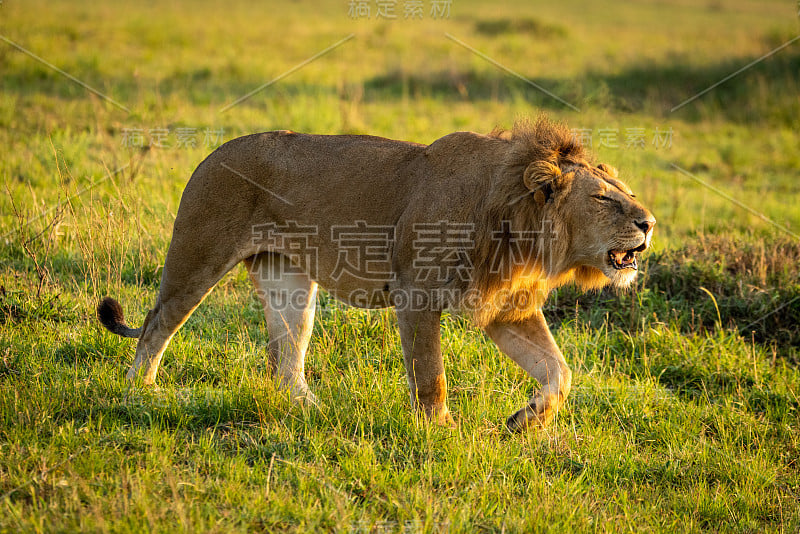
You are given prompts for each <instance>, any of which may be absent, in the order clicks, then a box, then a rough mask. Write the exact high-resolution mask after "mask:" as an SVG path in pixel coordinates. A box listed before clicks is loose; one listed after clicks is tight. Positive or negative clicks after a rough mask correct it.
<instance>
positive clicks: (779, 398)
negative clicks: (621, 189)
mask: <svg viewBox="0 0 800 534" xmlns="http://www.w3.org/2000/svg"><path fill="white" fill-rule="evenodd" d="M430 7H431V2H428V1H426V2H424V16H423V19H422V20H403V17H402V14H403V9H404V8H403V2H398V3H397V7H396V10H397V13H398V15H399V19H398V20H394V21H389V20H383V19H376V18H375V16H374V15H375V12H376V10H377V7H376V5H375V4H374V3H372V7H371V9H372V15H373V17H372V18H371V19H365V18H356V19H353V18H351V17H349V16H348V2H346V1H344V0H342V1H340V2H330V3H324V4H323V3H317V2H314V3H312V2H310V1H306V0H303V1H298V2H282V3H268V2H257V3H256V2H205V1H195V2H185V1H181V2H170V3H164V5H162V4H161V3H130V4H126V5H117V4H116V3H102V2H101V3H97V2H82V1H81V2H42V1H39V0H32V1H25V2H20V1H15V0H11V1H4V2H3V3H2V4H0V35H2V36H3V37H4V38H5V39H7V40H10V41H13V42H14V43H17V44H18V45H20V46H22V47H24V48H26V49H27V50H29V51H30V52H32V53H34V54H36V55H37V56H40V57H41V58H42V59H44V60H46V61H47V62H49V63H51V64H53V65H54V66H57V67H58V68H60V69H62V70H64V71H65V72H67V73H69V74H70V75H72V76H74V77H76V78H78V79H79V80H81V81H82V82H83V83H85V84H87V85H89V86H90V87H92V88H94V89H95V90H97V91H99V92H101V93H102V94H103V95H106V96H107V97H108V98H110V99H113V100H114V101H115V102H117V103H118V104H119V105H120V106H122V107H124V108H126V109H121V108H120V107H118V106H116V105H114V104H113V103H110V102H109V101H107V100H105V99H104V98H101V97H99V96H97V95H95V94H94V93H92V92H90V91H88V90H87V89H85V88H84V87H82V86H80V85H78V84H76V83H74V82H73V81H71V80H69V79H68V78H66V77H65V76H63V75H61V74H59V73H58V72H55V71H54V70H52V69H51V68H50V67H48V66H47V65H45V64H43V63H42V62H40V61H38V60H36V59H34V58H33V57H31V56H30V55H26V54H24V53H22V52H20V51H19V50H17V49H16V48H14V46H12V45H11V44H9V43H8V42H6V41H3V42H0V72H1V73H2V77H0V87H2V92H0V176H2V181H3V192H2V195H0V236H2V237H1V238H0V239H2V252H0V510H1V511H0V530H2V531H18V530H19V531H77V530H82V531H115V532H120V531H141V530H143V529H148V530H153V531H167V530H170V531H174V530H175V529H180V530H183V531H191V532H195V531H223V532H229V531H250V530H266V531H308V530H328V531H354V532H356V531H360V532H377V531H381V532H384V531H385V532H391V531H402V530H404V529H405V530H407V531H415V532H423V531H424V532H428V531H443V530H447V529H449V530H450V531H454V532H457V531H459V532H460V531H465V532H473V531H503V530H505V531H507V532H513V531H631V530H633V531H681V532H696V531H701V530H711V531H725V532H728V531H734V532H760V531H775V532H797V531H798V529H799V528H800V508H799V507H798V498H799V497H800V466H799V465H798V431H799V430H800V428H799V427H800V424H798V415H799V413H800V401H799V400H798V390H800V371H798V365H800V355H799V354H798V346H800V326H798V324H799V323H800V282H798V274H799V272H800V271H799V270H798V260H800V245H798V237H797V234H798V233H800V206H798V202H797V200H798V193H800V184H799V183H798V177H799V176H800V151H798V146H800V133H799V132H800V100H798V94H800V92H799V91H798V90H799V89H800V82H799V80H800V78H799V75H798V72H799V71H800V42H795V43H793V44H791V45H789V46H787V47H786V48H784V49H782V50H780V51H779V52H777V53H775V54H774V55H772V56H770V57H769V58H767V59H765V60H764V61H762V62H760V63H758V64H756V65H754V66H753V67H751V68H749V69H748V70H746V71H744V72H742V73H741V74H739V75H737V76H735V77H733V78H732V79H730V80H728V81H726V82H725V83H723V84H721V85H720V86H718V87H716V88H714V89H713V90H712V91H710V92H708V93H707V94H704V95H702V96H701V97H699V98H697V99H696V100H693V101H692V102H690V103H688V104H686V105H685V106H683V107H681V108H679V109H677V110H675V111H670V110H671V109H672V108H674V107H675V106H678V105H679V104H681V103H682V102H684V101H685V100H686V99H688V98H690V97H692V96H693V95H695V94H697V93H698V92H699V91H701V90H703V89H705V88H707V87H709V86H711V85H712V84H714V83H716V82H717V81H719V80H721V79H723V78H724V77H726V76H727V75H729V74H731V73H734V72H736V71H737V70H738V69H740V68H741V67H743V66H745V65H747V64H748V63H750V62H752V61H754V60H756V59H758V58H759V57H761V56H762V55H764V54H766V53H767V52H769V51H771V50H773V49H775V48H776V47H778V46H780V45H781V44H783V43H785V42H787V41H789V40H790V39H792V38H793V37H794V36H796V35H798V34H800V24H798V18H797V5H796V4H794V3H792V2H777V1H772V2H770V1H745V0H735V1H730V2H714V1H710V2H705V3H704V2H694V1H683V0H674V1H668V2H637V3H634V4H632V3H627V4H619V3H609V2H600V3H598V2H593V3H583V2H578V1H572V0H565V1H562V2H556V3H550V4H546V5H537V6H533V5H530V4H529V3H527V2H522V1H519V2H501V3H495V4H489V3H487V4H486V5H483V4H479V3H476V2H467V1H462V0H454V1H453V3H452V5H451V7H450V16H449V18H446V19H443V20H436V19H434V18H433V17H432V16H431V15H430ZM351 34H353V37H352V38H350V39H349V40H348V41H346V42H344V43H343V44H341V46H339V47H338V48H336V49H335V50H333V51H331V52H330V53H328V54H326V55H324V56H322V57H320V58H319V59H317V60H316V61H314V62H311V63H309V64H307V65H305V66H304V67H302V68H300V69H298V70H296V71H293V72H291V73H290V74H289V75H288V76H286V77H284V78H282V79H280V80H279V81H277V82H276V83H274V84H273V85H270V86H269V87H267V88H265V89H263V90H262V91H260V92H258V93H256V94H255V95H253V96H252V97H251V98H249V99H247V100H246V101H244V102H242V103H241V104H239V105H236V106H234V107H231V108H229V109H227V110H225V111H224V112H223V111H221V109H222V108H224V107H225V106H227V105H228V104H230V103H232V102H234V101H236V100H237V99H238V98H240V97H241V96H242V95H245V94H247V93H248V92H250V91H252V90H254V89H256V88H258V87H259V86H261V85H262V84H264V83H266V82H268V81H270V80H272V79H274V78H275V77H277V76H279V75H280V74H282V73H285V72H287V71H289V70H290V69H292V68H293V67H295V66H297V65H298V64H300V63H302V62H303V61H305V60H306V59H307V58H309V57H311V56H313V55H314V54H316V53H317V52H319V51H321V50H323V49H325V48H326V47H328V46H329V45H331V44H333V43H336V42H338V41H340V40H342V39H344V38H346V37H348V36H350V35H351ZM446 34H450V35H451V36H452V37H454V38H456V39H458V40H460V41H462V42H463V43H466V44H467V45H469V46H471V47H474V48H475V49H477V50H479V51H480V52H482V53H484V54H486V55H488V56H489V57H491V58H492V59H493V60H495V61H497V62H499V63H501V64H502V65H504V66H506V67H507V68H509V69H511V70H513V71H515V72H517V73H519V74H521V75H522V76H524V77H526V78H529V79H531V80H533V81H534V82H536V83H537V84H540V85H541V86H543V87H544V88H545V89H547V90H548V91H550V92H552V93H553V94H555V95H557V96H558V97H559V98H561V99H563V100H564V101H566V102H568V103H570V104H571V105H572V106H574V107H575V108H578V109H579V111H575V110H573V109H571V108H570V107H567V106H565V105H564V104H562V103H560V102H559V101H558V100H556V99H554V98H551V97H549V96H547V95H546V94H543V93H542V92H540V91H539V90H537V89H536V88H534V87H532V86H531V85H529V84H528V83H526V82H524V81H522V80H519V79H517V78H515V77H514V76H512V75H509V74H508V73H506V72H504V71H502V70H500V69H498V68H497V67H496V66H495V65H492V64H491V63H489V62H488V61H486V60H485V59H483V58H481V57H479V56H477V55H475V54H473V53H472V52H471V51H469V50H468V49H467V48H465V47H464V46H462V45H460V44H458V43H457V42H456V41H454V40H453V39H451V38H448V37H447V35H446ZM541 111H545V112H547V113H548V114H549V115H550V116H551V117H553V118H556V119H559V120H563V121H565V122H567V123H568V125H569V126H570V127H573V128H579V129H582V130H583V131H584V132H588V136H589V137H591V139H592V144H593V149H594V150H595V152H596V153H597V154H598V159H599V160H602V161H606V162H608V163H611V164H613V165H616V166H617V167H619V168H620V171H621V175H622V177H624V178H625V180H626V181H627V182H628V183H629V184H630V185H631V186H632V187H633V189H634V190H635V191H636V192H637V193H638V194H639V197H640V198H641V199H642V200H643V202H644V203H645V204H646V205H648V206H649V207H650V208H651V209H652V211H653V212H654V213H655V215H656V217H657V218H658V220H659V223H658V226H657V229H656V239H655V242H654V252H653V253H651V254H650V256H649V261H648V262H647V263H646V264H645V265H644V267H643V269H642V270H643V275H642V277H641V280H640V282H639V284H638V286H637V288H636V290H635V291H631V292H630V293H627V294H623V295H617V294H615V293H613V292H603V293H600V294H597V295H588V296H584V297H579V296H578V295H577V294H576V292H575V291H574V290H570V289H567V290H565V291H562V292H561V293H560V294H558V295H555V296H554V298H553V300H552V302H551V303H550V304H549V306H548V315H549V317H550V318H551V322H552V326H553V328H554V331H555V332H556V337H557V339H558V341H559V343H560V344H561V347H562V350H563V351H564V353H565V354H566V356H567V359H568V361H569V362H570V364H571V365H572V368H573V369H574V370H575V379H574V384H573V393H572V395H571V396H570V400H569V402H568V403H567V405H566V407H565V408H564V409H563V410H562V411H561V413H560V414H559V417H558V419H557V420H556V422H555V424H554V425H553V426H552V427H550V428H548V429H547V430H546V431H541V432H530V433H528V434H526V435H521V436H511V435H509V434H507V432H506V431H505V430H504V427H503V421H504V419H505V417H506V416H507V415H508V414H510V413H511V412H513V411H514V410H515V409H517V408H518V407H519V406H521V405H522V403H523V402H524V400H525V399H527V398H528V396H529V395H530V394H531V392H532V391H533V389H534V386H535V384H533V383H531V381H530V380H529V379H526V377H525V376H524V375H523V373H522V372H521V371H520V370H519V369H518V368H516V367H515V366H514V365H513V363H511V362H510V361H509V360H507V359H506V358H505V357H503V356H502V355H500V354H499V353H498V351H497V349H496V348H495V347H494V346H493V344H492V343H491V342H489V341H488V340H487V339H486V338H485V337H484V336H483V335H482V334H481V333H480V332H479V331H476V330H475V329H474V328H472V327H470V325H469V324H468V323H467V322H465V321H463V320H462V319H459V318H458V317H452V316H446V317H445V318H444V320H443V332H444V343H443V345H444V347H445V350H446V355H445V359H446V365H447V369H448V380H449V383H450V385H451V391H450V406H451V409H452V410H453V412H454V414H455V416H456V419H457V422H458V426H457V428H456V429H454V430H450V429H442V428H437V427H431V426H428V425H425V424H424V423H422V422H421V421H419V420H417V419H416V418H415V417H413V416H412V414H411V412H410V409H409V402H408V399H407V394H406V388H405V377H404V373H403V370H402V357H401V355H400V345H399V338H398V335H397V332H396V325H395V319H394V316H393V314H392V312H391V311H381V312H365V311H361V310H356V309H352V308H346V307H344V306H339V305H336V304H335V303H333V302H331V301H329V300H328V299H327V297H326V296H324V295H323V296H322V297H321V302H320V304H321V311H320V313H319V314H318V317H317V320H316V323H315V336H314V338H313V341H312V346H311V348H310V354H309V358H308V375H309V376H308V379H309V382H310V384H311V387H312V389H313V390H314V391H315V392H316V393H317V395H318V397H319V398H320V400H321V403H322V404H321V407H320V409H319V410H302V409H300V408H296V407H291V406H290V404H289V403H288V401H287V400H286V399H285V398H284V397H282V396H281V395H280V394H279V393H277V392H276V391H275V388H274V386H273V384H272V382H271V380H270V378H269V377H268V375H267V372H266V365H265V353H264V347H265V344H266V340H267V335H266V330H265V328H264V325H263V320H262V319H261V313H260V311H259V309H258V306H257V302H256V299H255V297H254V296H253V294H252V291H251V290H250V286H249V282H248V281H247V278H246V275H245V273H244V272H243V270H241V269H237V270H235V271H234V272H233V273H232V274H231V275H229V276H228V277H226V278H225V279H224V280H223V282H222V283H221V284H220V285H219V286H218V288H217V289H216V291H215V292H214V293H212V295H211V296H210V297H209V298H208V299H207V300H206V302H205V303H204V304H203V305H202V306H201V307H200V308H199V309H198V311H197V312H196V313H195V315H194V316H193V317H192V318H191V319H190V320H189V322H188V323H187V324H186V325H185V326H184V328H183V329H182V330H181V331H180V332H179V333H178V335H176V337H175V339H174V340H173V341H172V343H171V345H170V347H169V349H168V352H167V354H166V356H165V358H164V363H163V365H162V368H161V372H160V374H159V382H160V385H161V386H162V388H161V389H160V390H157V391H150V390H145V391H131V390H129V389H128V387H127V385H126V383H125V382H124V373H125V371H126V369H127V367H128V366H129V365H130V362H131V360H132V355H133V343H132V342H131V341H130V340H122V339H119V338H117V337H115V336H113V335H111V334H109V333H107V332H105V331H104V330H102V329H101V328H99V327H98V325H97V321H96V319H95V318H94V306H95V304H96V302H97V300H98V299H99V298H100V297H101V296H102V295H105V294H111V295H115V296H116V297H118V298H119V299H120V301H121V302H123V304H124V306H125V308H126V310H127V312H128V319H129V322H130V323H131V324H134V325H139V324H140V323H141V321H142V319H143V317H144V313H145V311H146V310H147V308H148V307H149V306H150V305H152V303H153V299H154V298H155V292H156V290H157V287H158V279H159V276H160V265H161V263H162V262H163V258H164V254H165V252H166V249H167V246H168V243H169V239H170V231H171V225H172V220H173V218H174V215H175V211H176V209H177V206H178V200H179V198H180V193H181V191H182V189H183V186H184V185H185V183H186V180H187V179H188V177H189V175H190V173H191V172H192V170H193V169H194V167H195V166H196V165H197V163H199V162H200V161H201V160H202V158H203V157H205V155H206V154H207V153H208V152H209V151H210V149H211V147H210V146H209V145H215V144H216V143H217V142H218V141H222V140H227V139H230V138H233V137H236V136H238V135H242V134H245V133H251V132H254V131H263V130H271V129H283V128H288V129H293V130H296V131H308V132H317V133H343V132H347V133H371V134H377V135H383V136H388V137H396V138H403V139H409V140H415V141H419V142H431V141H433V140H434V139H436V138H438V137H440V136H441V135H443V134H445V133H448V132H451V131H454V130H463V129H469V130H475V131H482V132H486V131H489V130H491V129H492V128H493V127H494V126H496V125H505V126H510V125H511V124H512V123H513V122H514V120H515V119H517V118H519V117H526V116H535V115H537V114H538V113H539V112H541ZM182 128H183V129H184V130H180V129H182ZM207 129H208V130H210V131H212V132H215V133H213V134H211V135H210V137H211V138H216V137H218V136H219V137H220V139H206V134H205V131H206V130H207ZM665 131H669V132H671V134H669V136H668V138H664V137H661V138H656V137H657V134H656V132H665ZM137 132H140V133H141V135H142V139H141V140H136V139H133V140H132V136H135V134H136V133H137ZM217 132H219V135H218V134H217ZM613 132H616V135H617V138H616V140H614V139H613V136H612V133H613ZM642 132H643V133H644V138H643V139H644V144H643V146H639V145H638V144H637V143H636V142H630V143H629V141H632V140H633V139H636V138H641V137H640V136H641V134H642ZM164 136H165V137H164ZM179 136H182V138H188V139H194V140H195V142H194V146H191V143H183V142H179ZM609 136H612V137H609ZM654 138H656V142H655V143H654V142H653V141H654ZM615 144H616V145H617V146H616V147H615V146H614V145H615ZM629 144H631V145H632V146H628V145H629ZM156 145H163V146H156ZM187 145H188V146H187ZM609 145H610V146H609ZM703 184H707V185H703ZM731 199H733V200H731ZM743 206H744V207H743ZM758 214H761V215H763V217H762V216H760V215H758ZM765 218H766V219H769V221H772V222H768V221H766V220H765ZM787 230H788V232H787ZM701 288H703V289H701Z"/></svg>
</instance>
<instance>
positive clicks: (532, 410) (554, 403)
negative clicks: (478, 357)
mask: <svg viewBox="0 0 800 534" xmlns="http://www.w3.org/2000/svg"><path fill="white" fill-rule="evenodd" d="M485 330H486V333H487V334H489V337H491V338H492V340H494V342H495V343H496V344H497V346H498V347H499V348H500V350H502V351H503V352H504V353H505V354H506V355H508V356H509V357H510V358H511V359H512V360H514V361H515V362H517V364H519V366H520V367H522V368H523V369H524V370H525V371H526V372H527V373H528V374H529V375H530V376H532V377H533V378H535V379H536V380H537V381H538V382H539V383H540V384H541V386H542V388H541V389H540V390H539V391H538V392H537V393H536V394H535V395H534V396H533V397H531V400H530V401H529V402H528V404H527V405H526V406H525V407H523V408H522V409H520V410H519V411H517V412H516V413H514V414H513V415H512V416H511V417H509V418H508V421H507V422H506V425H507V426H508V428H509V430H511V431H514V432H518V431H521V430H524V429H526V428H528V427H529V426H537V427H544V426H545V425H547V423H549V422H550V420H551V419H552V418H553V416H554V415H555V413H556V412H557V411H558V408H559V407H560V406H561V404H562V403H563V402H564V400H565V399H566V398H567V395H568V394H569V389H570V386H571V384H572V372H571V371H570V370H569V367H568V366H567V362H566V361H565V360H564V356H563V355H562V354H561V351H560V350H559V349H558V345H556V342H555V340H554V339H553V336H552V335H551V334H550V329H549V328H548V327H547V323H546V322H545V319H544V315H543V314H542V312H541V310H540V311H538V312H537V313H536V314H535V315H534V316H532V317H530V318H529V319H527V320H526V321H524V322H521V323H513V324H511V323H493V324H490V325H489V326H487V327H486V328H485Z"/></svg>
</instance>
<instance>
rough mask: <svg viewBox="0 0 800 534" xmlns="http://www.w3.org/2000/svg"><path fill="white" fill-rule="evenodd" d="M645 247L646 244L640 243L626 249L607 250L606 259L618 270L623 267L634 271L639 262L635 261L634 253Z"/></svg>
mask: <svg viewBox="0 0 800 534" xmlns="http://www.w3.org/2000/svg"><path fill="white" fill-rule="evenodd" d="M645 248H647V245H646V244H645V243H642V244H641V245H639V246H638V247H636V248H631V249H628V250H609V251H608V260H609V261H610V262H611V266H612V267H614V269H616V270H618V271H622V270H624V269H633V270H634V271H635V270H636V269H638V268H639V264H638V262H637V261H636V253H637V252H641V251H643V250H644V249H645Z"/></svg>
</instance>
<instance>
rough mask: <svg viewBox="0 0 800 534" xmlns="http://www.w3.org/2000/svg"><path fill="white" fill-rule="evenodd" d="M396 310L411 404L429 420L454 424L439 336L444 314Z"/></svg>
mask: <svg viewBox="0 0 800 534" xmlns="http://www.w3.org/2000/svg"><path fill="white" fill-rule="evenodd" d="M396 311H397V323H398V326H399V327H400V342H401V344H402V345H403V358H404V360H405V366H406V375H407V376H408V388H409V392H410V393H411V403H412V405H413V406H414V407H415V408H416V409H417V410H419V411H421V412H423V413H424V414H425V415H426V416H427V417H428V418H429V419H431V420H433V421H436V422H438V423H440V424H452V423H453V418H452V417H451V416H450V410H448V409H447V380H446V379H445V375H444V361H443V360H442V350H441V341H440V339H439V336H440V328H439V321H440V319H441V315H442V314H441V312H438V311H413V310H407V309H406V310H404V309H399V308H398V309H397V310H396Z"/></svg>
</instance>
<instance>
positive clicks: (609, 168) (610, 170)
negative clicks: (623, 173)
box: [597, 163, 619, 178]
mask: <svg viewBox="0 0 800 534" xmlns="http://www.w3.org/2000/svg"><path fill="white" fill-rule="evenodd" d="M597 168H598V169H600V170H601V171H603V172H604V173H606V174H607V175H609V176H611V177H612V178H616V177H617V176H618V174H619V173H618V172H617V169H616V168H614V167H612V166H611V165H606V164H605V163H601V164H600V165H598V166H597Z"/></svg>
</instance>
